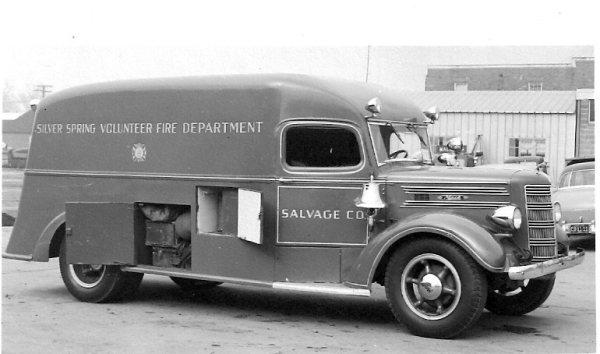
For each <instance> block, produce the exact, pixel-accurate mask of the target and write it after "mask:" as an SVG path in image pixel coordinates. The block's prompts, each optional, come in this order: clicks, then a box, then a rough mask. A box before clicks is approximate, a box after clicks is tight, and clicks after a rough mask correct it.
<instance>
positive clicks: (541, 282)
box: [485, 274, 556, 316]
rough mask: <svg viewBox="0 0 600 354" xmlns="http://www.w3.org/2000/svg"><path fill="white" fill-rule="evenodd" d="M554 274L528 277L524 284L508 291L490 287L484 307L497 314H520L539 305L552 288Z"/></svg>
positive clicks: (546, 297)
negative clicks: (533, 277) (542, 276)
mask: <svg viewBox="0 0 600 354" xmlns="http://www.w3.org/2000/svg"><path fill="white" fill-rule="evenodd" d="M555 279H556V277H555V275H554V274H552V276H550V277H544V278H542V279H540V278H535V279H529V282H528V283H527V284H526V285H523V286H521V287H519V288H518V289H516V290H514V291H510V292H508V291H507V292H503V291H500V290H492V289H490V291H489V293H488V298H487V303H486V304H485V308H486V309H488V310H489V311H490V312H493V313H495V314H497V315H506V316H521V315H524V314H526V313H529V312H531V311H533V310H535V309H537V308H538V307H540V306H541V305H542V304H543V303H544V301H546V299H548V296H550V293H551V292H552V289H553V288H554V280H555Z"/></svg>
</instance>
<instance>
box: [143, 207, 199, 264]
mask: <svg viewBox="0 0 600 354" xmlns="http://www.w3.org/2000/svg"><path fill="white" fill-rule="evenodd" d="M137 206H138V208H139V209H140V211H141V212H142V214H143V215H144V232H145V238H144V244H145V245H146V246H147V247H148V248H150V249H151V250H152V259H151V262H148V264H150V265H153V266H157V267H164V268H172V267H176V268H182V269H190V268H191V264H192V252H191V236H192V235H191V230H192V227H191V223H192V221H191V212H190V210H191V208H190V206H189V205H180V204H158V203H137Z"/></svg>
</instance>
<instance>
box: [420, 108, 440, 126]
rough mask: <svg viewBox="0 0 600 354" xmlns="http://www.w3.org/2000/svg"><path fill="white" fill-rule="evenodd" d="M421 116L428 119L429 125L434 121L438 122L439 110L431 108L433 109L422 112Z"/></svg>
mask: <svg viewBox="0 0 600 354" xmlns="http://www.w3.org/2000/svg"><path fill="white" fill-rule="evenodd" d="M423 114H424V115H425V117H427V118H429V120H431V123H433V122H435V121H436V120H438V118H439V117H440V110H439V109H438V108H437V107H435V106H433V107H429V108H428V109H426V110H424V111H423Z"/></svg>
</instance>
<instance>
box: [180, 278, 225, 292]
mask: <svg viewBox="0 0 600 354" xmlns="http://www.w3.org/2000/svg"><path fill="white" fill-rule="evenodd" d="M170 278H171V280H173V282H174V283H175V284H177V285H179V287H181V289H182V290H183V291H202V290H208V289H212V288H214V287H216V286H219V285H221V284H223V283H219V282H216V281H207V280H199V279H188V278H177V277H170Z"/></svg>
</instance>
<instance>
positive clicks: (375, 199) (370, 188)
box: [356, 176, 385, 209]
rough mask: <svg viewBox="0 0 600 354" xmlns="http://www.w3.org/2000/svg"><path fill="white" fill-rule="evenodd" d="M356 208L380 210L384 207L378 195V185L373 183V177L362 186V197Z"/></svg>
mask: <svg viewBox="0 0 600 354" xmlns="http://www.w3.org/2000/svg"><path fill="white" fill-rule="evenodd" d="M356 206H357V207H359V208H367V209H381V208H383V207H385V203H384V202H383V200H381V195H380V194H379V183H376V182H374V181H373V176H371V181H369V183H366V184H364V185H363V191H362V195H361V197H360V200H359V201H358V202H357V203H356Z"/></svg>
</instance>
